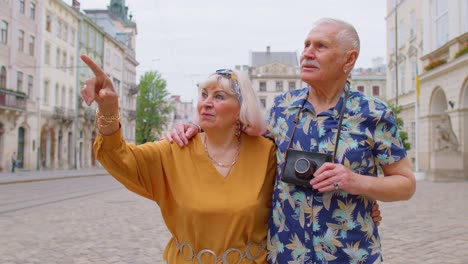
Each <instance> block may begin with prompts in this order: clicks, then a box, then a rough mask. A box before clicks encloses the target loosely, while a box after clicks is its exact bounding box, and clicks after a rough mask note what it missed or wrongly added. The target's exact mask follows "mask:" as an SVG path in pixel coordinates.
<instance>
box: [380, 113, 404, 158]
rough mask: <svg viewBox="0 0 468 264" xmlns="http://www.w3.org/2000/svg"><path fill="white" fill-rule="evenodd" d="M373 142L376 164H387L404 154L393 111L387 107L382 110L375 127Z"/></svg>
mask: <svg viewBox="0 0 468 264" xmlns="http://www.w3.org/2000/svg"><path fill="white" fill-rule="evenodd" d="M374 142H375V144H374V148H373V152H374V157H376V165H379V166H382V165H389V164H392V163H394V162H397V161H399V160H401V159H403V158H404V157H405V156H406V149H405V147H404V145H403V142H402V140H401V138H400V133H399V131H398V125H397V122H396V119H395V115H394V114H393V111H391V110H389V109H387V110H386V111H383V112H382V115H381V117H380V119H379V121H378V122H377V124H376V127H375V132H374Z"/></svg>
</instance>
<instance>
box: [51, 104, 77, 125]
mask: <svg viewBox="0 0 468 264" xmlns="http://www.w3.org/2000/svg"><path fill="white" fill-rule="evenodd" d="M73 118H74V111H73V110H67V109H65V108H64V107H57V106H56V107H54V110H53V112H52V119H55V120H57V122H59V123H62V124H65V125H69V124H71V123H72V122H73Z"/></svg>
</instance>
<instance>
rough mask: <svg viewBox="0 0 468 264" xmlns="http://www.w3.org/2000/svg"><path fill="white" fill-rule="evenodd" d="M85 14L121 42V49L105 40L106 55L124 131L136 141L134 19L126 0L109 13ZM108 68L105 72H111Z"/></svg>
mask: <svg viewBox="0 0 468 264" xmlns="http://www.w3.org/2000/svg"><path fill="white" fill-rule="evenodd" d="M85 13H86V15H87V16H88V17H89V18H91V19H92V20H93V21H94V22H95V23H96V24H98V25H99V26H101V27H102V28H103V29H104V31H105V32H106V34H108V35H109V36H110V38H112V39H115V40H116V41H117V42H118V43H120V44H121V45H120V47H119V48H118V49H115V48H114V44H115V43H113V44H112V43H111V42H110V41H106V44H107V45H106V47H105V51H104V53H105V56H106V59H107V62H109V64H108V66H109V65H110V66H112V67H114V69H113V71H112V73H111V72H108V73H111V75H110V76H111V77H112V80H113V82H114V85H115V86H116V87H118V92H119V105H120V113H121V118H122V131H123V135H124V137H125V140H126V141H127V142H135V127H136V125H135V120H136V111H135V109H136V98H137V96H136V95H137V92H138V87H137V85H136V67H137V66H138V62H137V60H136V55H135V48H136V35H137V33H138V32H137V26H136V23H135V22H134V21H133V16H132V15H131V14H129V12H128V7H127V6H126V5H125V0H111V1H110V5H109V6H108V7H107V10H85ZM108 66H105V67H106V69H109V67H108Z"/></svg>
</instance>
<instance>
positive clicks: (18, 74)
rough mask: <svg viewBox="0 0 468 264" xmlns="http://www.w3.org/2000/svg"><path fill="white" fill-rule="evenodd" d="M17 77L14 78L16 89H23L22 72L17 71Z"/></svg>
mask: <svg viewBox="0 0 468 264" xmlns="http://www.w3.org/2000/svg"><path fill="white" fill-rule="evenodd" d="M17 77H18V79H17V80H16V90H17V91H21V92H22V91H23V72H20V71H18V73H17Z"/></svg>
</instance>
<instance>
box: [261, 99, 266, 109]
mask: <svg viewBox="0 0 468 264" xmlns="http://www.w3.org/2000/svg"><path fill="white" fill-rule="evenodd" d="M260 104H261V105H262V107H263V108H266V99H265V98H260Z"/></svg>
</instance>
